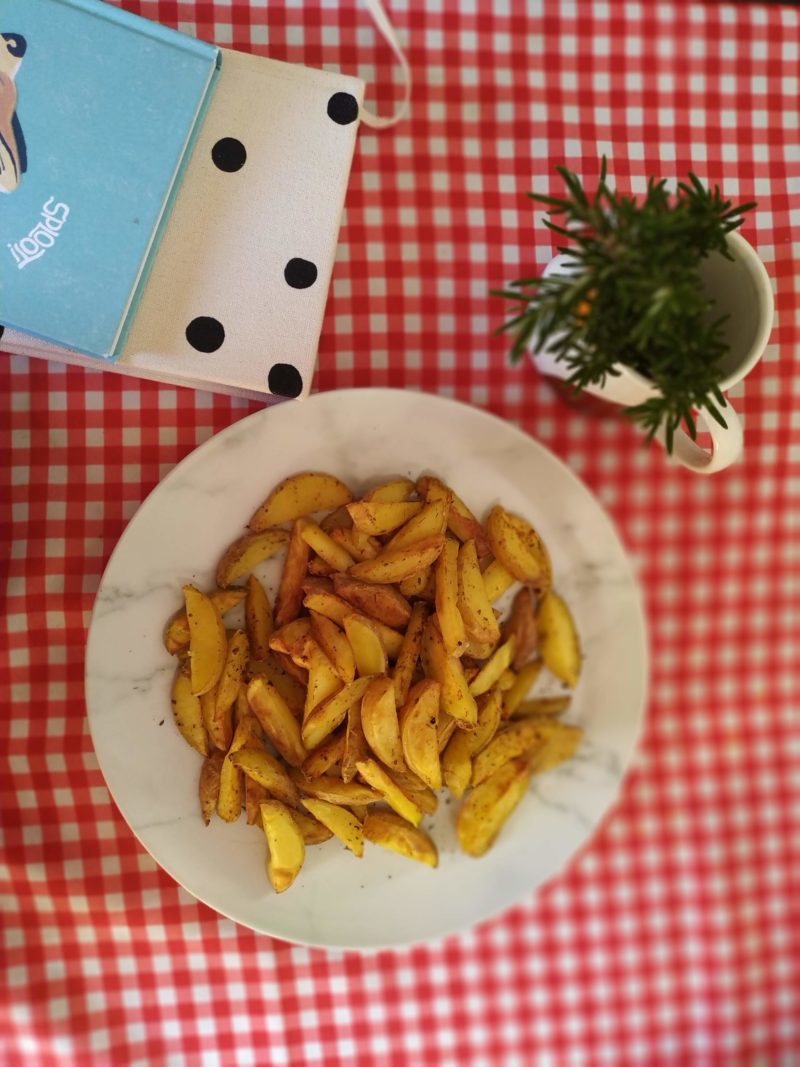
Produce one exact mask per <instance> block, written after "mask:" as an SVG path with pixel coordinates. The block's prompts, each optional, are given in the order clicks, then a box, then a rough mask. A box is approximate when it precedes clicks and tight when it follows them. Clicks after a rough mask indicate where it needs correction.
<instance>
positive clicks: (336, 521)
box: [319, 504, 353, 535]
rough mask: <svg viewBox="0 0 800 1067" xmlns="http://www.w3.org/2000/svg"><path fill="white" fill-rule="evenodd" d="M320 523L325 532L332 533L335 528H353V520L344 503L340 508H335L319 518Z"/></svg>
mask: <svg viewBox="0 0 800 1067" xmlns="http://www.w3.org/2000/svg"><path fill="white" fill-rule="evenodd" d="M319 524H320V526H321V528H322V529H323V530H324V531H325V533H329V534H331V535H333V533H334V531H335V530H351V529H352V528H353V520H352V519H351V518H350V515H349V514H348V511H347V508H346V507H345V506H344V504H342V506H341V507H339V508H334V509H333V511H329V512H328V513H327V515H324V516H323V517H322V518H321V519H320V520H319Z"/></svg>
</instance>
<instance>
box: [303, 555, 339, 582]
mask: <svg viewBox="0 0 800 1067" xmlns="http://www.w3.org/2000/svg"><path fill="white" fill-rule="evenodd" d="M335 569H336V568H335V567H332V566H331V565H330V563H326V562H325V560H324V559H320V558H319V556H311V558H310V559H309V561H308V573H309V574H311V575H313V576H314V577H316V578H330V576H331V575H332V574H333V572H334V570H335Z"/></svg>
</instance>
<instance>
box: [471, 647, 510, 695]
mask: <svg viewBox="0 0 800 1067" xmlns="http://www.w3.org/2000/svg"><path fill="white" fill-rule="evenodd" d="M516 649H517V639H516V637H515V636H514V635H513V634H512V635H511V637H509V639H508V640H507V641H505V642H504V643H503V644H502V645H500V647H499V648H498V649H497V651H496V652H493V653H492V657H491V659H489V660H487V662H486V663H485V664H484V665H483V667H481V669H480V671H479V672H478V673H477V675H476V676H475V677H474V678H473V679H472V681H471V682H470V683H469V691H470V693H472V695H473V696H476V697H477V696H480V695H481V694H482V693H488V692H489V690H490V689H492V688H493V687H494V686H495V685H497V683H498V682H499V680H500V678H501V677H502V675H503V674H504V673H505V671H506V670H507V669H508V665H509V663H511V661H512V659H513V658H514V653H515V652H516Z"/></svg>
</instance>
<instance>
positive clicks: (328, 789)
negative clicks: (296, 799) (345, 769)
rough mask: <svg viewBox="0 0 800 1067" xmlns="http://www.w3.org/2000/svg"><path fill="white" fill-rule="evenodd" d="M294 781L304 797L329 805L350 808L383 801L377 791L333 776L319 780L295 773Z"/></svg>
mask: <svg viewBox="0 0 800 1067" xmlns="http://www.w3.org/2000/svg"><path fill="white" fill-rule="evenodd" d="M360 762H361V761H360ZM292 780H293V781H294V783H295V785H296V786H297V788H298V789H299V790H300V792H301V793H302V794H303V796H304V797H315V798H316V799H317V800H326V801H327V802H328V803H329V804H342V805H344V806H346V807H350V805H352V804H374V803H376V801H378V800H381V799H382V797H381V794H380V793H379V792H378V790H377V789H371V788H370V787H369V786H368V785H363V784H362V783H361V782H343V781H342V780H341V778H334V777H333V776H332V775H325V774H323V775H320V777H319V778H306V777H305V776H304V775H303V774H301V773H299V772H297V771H294V772H293V773H292Z"/></svg>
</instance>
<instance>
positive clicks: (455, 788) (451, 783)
mask: <svg viewBox="0 0 800 1067" xmlns="http://www.w3.org/2000/svg"><path fill="white" fill-rule="evenodd" d="M471 741H472V738H471V735H470V734H469V733H468V732H467V731H466V730H456V731H455V733H454V734H453V736H452V737H451V738H450V741H449V742H448V744H447V747H446V748H445V750H444V752H443V753H442V776H443V778H444V784H445V785H446V786H447V788H448V789H449V790H450V792H451V793H452V794H453V796H454V797H455V798H456V799H460V798H461V797H463V795H464V793H466V791H467V789H468V787H469V783H470V779H471V778H472V751H471V747H472V746H471Z"/></svg>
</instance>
